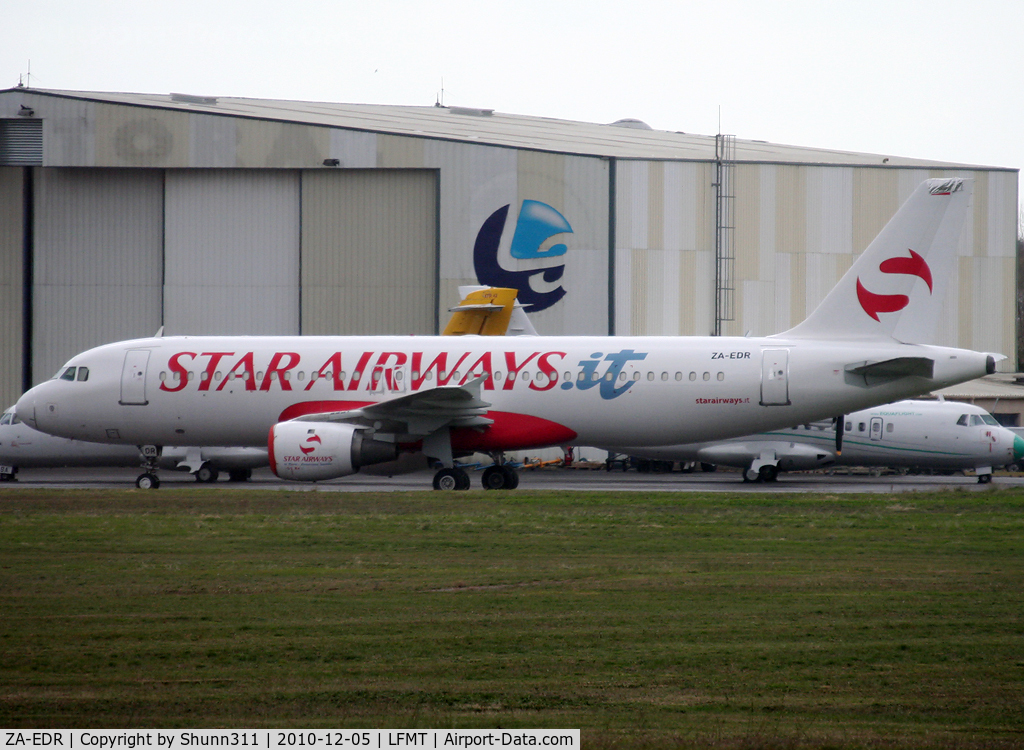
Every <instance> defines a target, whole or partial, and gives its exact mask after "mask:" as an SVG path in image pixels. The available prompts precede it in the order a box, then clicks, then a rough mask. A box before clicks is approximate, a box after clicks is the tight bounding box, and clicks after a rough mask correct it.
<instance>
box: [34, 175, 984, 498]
mask: <svg viewBox="0 0 1024 750" xmlns="http://www.w3.org/2000/svg"><path fill="white" fill-rule="evenodd" d="M972 185H973V183H972V182H971V181H970V180H967V179H963V178H948V179H931V180H926V181H925V182H923V183H922V184H921V185H920V186H918V188H917V189H916V190H915V191H914V193H913V194H912V195H911V196H910V198H908V200H907V201H906V202H905V203H904V205H903V206H902V207H901V208H900V210H899V211H898V212H897V213H896V215H895V216H894V217H893V218H892V219H891V220H890V222H889V223H888V224H887V225H886V226H885V227H884V228H883V230H882V231H881V232H880V233H879V235H878V236H877V237H876V238H875V240H874V241H873V242H872V243H871V244H870V245H869V246H868V248H867V249H866V250H865V251H864V252H863V253H862V254H861V255H860V256H859V257H858V258H857V260H856V261H855V262H854V263H853V265H852V266H851V268H850V270H849V271H848V272H847V273H846V274H845V275H844V276H843V278H842V279H841V280H840V281H839V283H838V284H837V285H836V287H835V288H834V289H833V290H832V291H831V292H830V293H829V294H828V295H827V296H826V297H825V299H824V300H823V301H822V302H821V304H820V305H819V306H818V307H817V308H816V309H815V310H814V311H813V312H812V313H811V314H810V315H809V316H808V317H807V318H806V319H805V320H804V321H803V322H802V323H800V324H798V325H797V326H796V327H794V328H792V329H790V330H789V331H786V332H785V333H781V334H776V335H774V336H768V337H759V338H753V337H742V338H741V337H710V336H709V337H696V336H694V337H667V336H660V337H645V336H640V337H638V336H612V337H578V336H554V337H534V336H515V337H508V338H503V337H497V336H473V335H465V336H456V337H452V336H422V337H417V336H177V337H160V338H148V339H136V340H132V341H124V342H119V343H114V344H107V345H105V346H100V347H97V348H94V349H90V350H89V351H86V352H83V353H81V354H78V355H76V356H75V357H73V358H72V359H71V360H69V361H68V363H67V364H66V365H65V366H64V367H62V368H61V369H60V370H59V371H58V373H57V374H56V375H55V376H54V377H53V378H52V379H51V380H49V381H46V382H44V383H41V384H39V385H37V386H35V387H34V388H32V389H31V390H29V391H28V392H26V393H25V394H24V395H23V396H22V398H21V399H19V401H18V403H17V407H16V409H17V414H18V417H19V418H21V419H22V420H24V421H25V422H27V423H28V424H29V425H30V426H33V427H35V428H37V429H39V430H42V431H44V432H47V433H50V434H53V435H58V436H61V437H69V438H74V439H78V440H91V441H97V442H107V443H119V444H132V445H140V446H149V447H150V448H151V450H150V453H155V454H157V455H159V453H160V451H161V450H162V448H163V447H165V446H176V445H193V446H208V445H209V446H213V445H241V446H252V447H262V446H266V447H267V448H268V451H269V458H270V465H271V469H272V470H273V472H274V473H275V474H276V475H277V476H279V477H281V478H284V479H292V480H297V481H320V480H328V479H333V478H337V477H343V476H347V475H350V474H353V473H355V472H357V471H359V470H360V468H362V467H364V466H369V465H372V464H375V463H383V462H389V461H394V460H395V459H396V458H397V456H398V455H399V454H400V453H404V452H410V451H422V452H423V453H424V454H426V455H427V456H429V457H431V458H433V459H435V460H437V461H438V462H440V464H441V465H442V468H441V469H440V470H439V471H438V472H437V473H436V474H435V476H434V482H433V483H434V487H435V489H444V490H456V489H468V487H469V484H470V482H469V477H468V475H467V474H466V472H465V471H464V470H462V469H461V468H459V467H457V466H456V465H455V462H454V459H455V457H456V456H460V455H463V454H466V453H469V452H474V451H476V452H481V453H486V454H489V455H490V456H491V457H492V458H493V459H494V465H493V466H490V467H488V468H487V469H486V470H485V471H484V472H483V475H482V479H483V485H484V486H485V487H487V488H491V489H505V488H512V487H514V486H515V485H516V484H517V483H518V482H517V477H516V475H515V472H514V470H512V469H511V468H510V467H509V466H508V465H507V464H506V463H505V462H504V453H505V452H506V451H511V450H522V449H534V448H542V447H549V446H558V445H566V444H582V445H630V446H654V445H674V444H680V443H690V442H696V441H707V440H720V439H726V438H731V437H736V436H739V435H744V434H749V433H751V432H761V431H766V430H772V429H778V428H781V427H785V426H787V425H793V424H802V423H805V422H810V421H814V420H818V419H823V418H828V417H832V416H836V415H844V414H848V413H850V412H854V411H857V410H860V409H865V408H868V407H870V406H874V405H878V404H884V403H889V402H892V401H895V400H898V399H902V398H909V397H912V396H916V395H920V394H922V393H926V392H928V391H931V390H934V389H936V388H942V387H946V386H949V385H954V384H956V383H961V382H964V381H967V380H972V379H974V378H977V377H980V376H982V375H985V374H987V373H991V372H994V371H995V364H996V361H997V359H1002V357H1001V356H1000V355H994V354H990V353H984V352H975V351H970V350H966V349H955V348H949V347H938V346H930V345H923V344H916V343H913V342H915V341H923V340H927V336H928V333H929V331H930V330H931V329H933V328H934V325H935V320H936V319H937V317H938V312H939V308H940V305H941V300H942V297H943V295H944V292H945V288H946V287H947V286H948V281H949V277H950V275H951V272H952V266H953V264H954V262H955V260H956V248H957V245H958V242H959V238H960V233H961V229H962V226H963V222H964V218H965V216H966V213H967V210H968V207H969V205H970V198H971V191H972ZM146 469H147V470H146V471H145V472H144V473H143V474H142V475H140V476H139V478H138V479H137V480H136V484H137V485H138V486H140V487H156V486H159V479H158V477H157V475H156V474H155V469H156V464H155V461H153V462H151V463H150V464H148V465H147V467H146Z"/></svg>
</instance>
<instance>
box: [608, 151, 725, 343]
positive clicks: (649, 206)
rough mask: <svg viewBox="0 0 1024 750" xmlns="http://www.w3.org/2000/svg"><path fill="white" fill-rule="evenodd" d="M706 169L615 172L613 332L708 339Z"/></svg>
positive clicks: (644, 165)
mask: <svg viewBox="0 0 1024 750" xmlns="http://www.w3.org/2000/svg"><path fill="white" fill-rule="evenodd" d="M712 176H713V165H711V164H707V163H697V162H643V161H619V162H618V163H617V165H616V178H615V180H616V201H615V208H616V222H615V229H616V232H615V299H616V304H615V332H616V333H617V334H620V335H637V336H642V335H667V336H676V335H702V336H706V335H708V334H709V333H710V332H711V330H712V328H713V324H714V309H715V299H714V258H715V255H714V247H715V240H714V224H715V203H714V195H713V193H711V192H709V191H710V184H711V181H712Z"/></svg>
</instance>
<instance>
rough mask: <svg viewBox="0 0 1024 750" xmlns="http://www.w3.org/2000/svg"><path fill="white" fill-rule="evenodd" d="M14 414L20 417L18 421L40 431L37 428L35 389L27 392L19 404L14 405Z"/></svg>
mask: <svg viewBox="0 0 1024 750" xmlns="http://www.w3.org/2000/svg"><path fill="white" fill-rule="evenodd" d="M14 413H15V414H17V415H18V419H20V420H21V421H22V422H24V423H25V424H27V425H28V426H29V427H31V428H32V429H34V430H35V429H38V428H37V427H36V393H35V388H33V389H31V390H28V391H26V392H25V393H24V394H22V396H21V398H19V399H18V403H16V404H15V405H14Z"/></svg>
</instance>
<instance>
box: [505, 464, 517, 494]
mask: <svg viewBox="0 0 1024 750" xmlns="http://www.w3.org/2000/svg"><path fill="white" fill-rule="evenodd" d="M501 473H502V474H504V475H505V484H504V486H502V489H503V490H514V489H515V488H516V487H518V486H519V472H518V471H516V470H515V469H513V468H512V467H511V466H502V467H501Z"/></svg>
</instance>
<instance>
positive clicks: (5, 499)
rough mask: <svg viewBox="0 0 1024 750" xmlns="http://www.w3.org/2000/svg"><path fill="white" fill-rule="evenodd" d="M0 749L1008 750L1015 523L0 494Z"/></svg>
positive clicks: (792, 507)
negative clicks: (213, 737)
mask: <svg viewBox="0 0 1024 750" xmlns="http://www.w3.org/2000/svg"><path fill="white" fill-rule="evenodd" d="M0 568H2V569H0V617H2V628H0V725H2V726H6V727H62V728H77V727H109V728H119V727H214V726H234V727H247V728H248V727H266V726H274V727H322V726H331V727H371V728H416V727H436V728H446V727H498V726H500V727H503V728H507V727H532V728H539V727H556V728H557V727H562V728H577V727H578V728H581V729H582V730H583V733H582V736H583V744H584V747H588V748H634V747H637V748H669V747H673V748H674V747H722V748H758V747H786V748H802V747H836V748H845V747H851V748H853V747H883V748H887V747H907V748H911V747H913V748H919V747H936V748H982V747H985V748H988V747H1024V495H1021V494H1019V493H1015V492H1013V491H1007V490H998V489H995V488H993V489H992V490H991V491H987V492H957V491H951V492H944V493H935V494H926V493H908V494H901V495H897V496H885V495H882V496H877V495H875V496H845V495H844V496H815V495H774V496H771V497H768V496H759V495H749V494H744V495H742V496H740V495H727V494H714V495H702V494H699V493H679V494H665V493H658V494H630V493H618V492H617V493H607V494H603V493H558V492H546V493H541V492H512V493H505V492H489V493H485V492H482V491H481V492H476V491H472V492H461V493H452V494H443V493H435V492H424V493H408V494H400V493H381V494H355V493H321V492H305V491H303V492H279V491H263V492H260V491H249V490H237V489H236V490H217V489H211V488H195V489H191V488H190V489H186V490H176V489H175V490H160V491H159V492H141V491H138V490H110V491H63V492H62V491H50V490H21V489H18V488H17V487H5V488H3V489H2V490H0Z"/></svg>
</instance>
